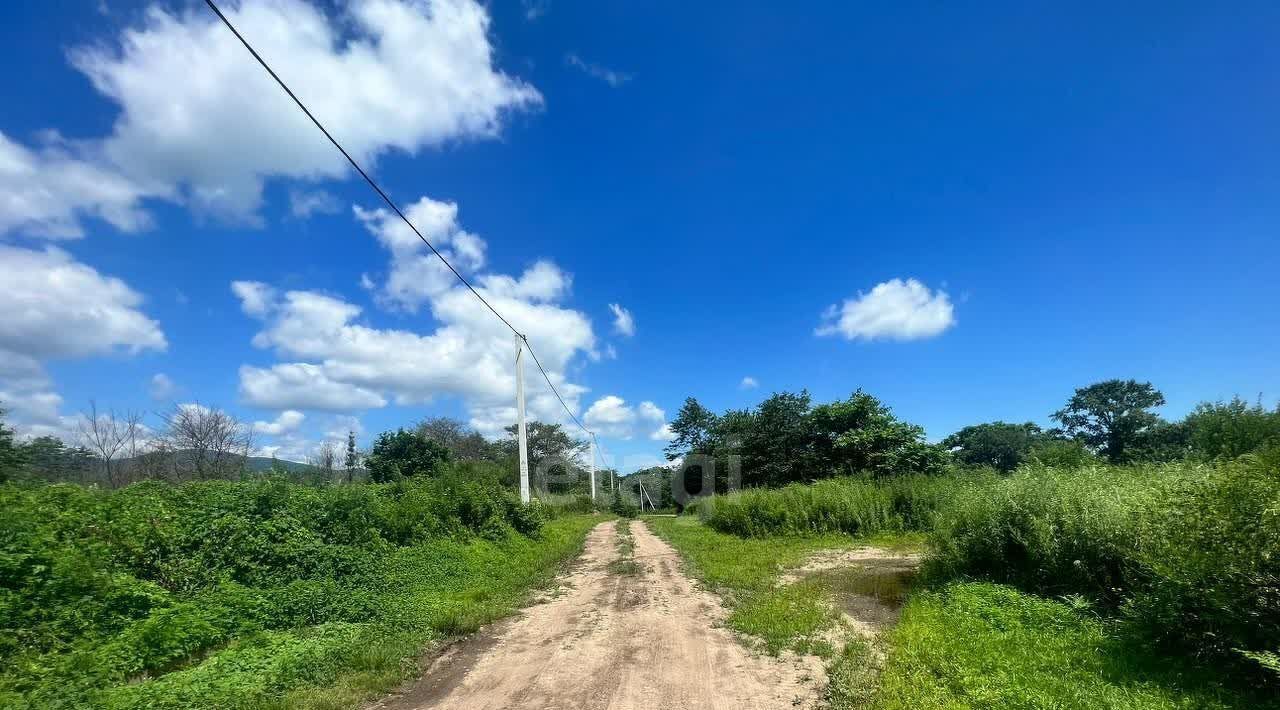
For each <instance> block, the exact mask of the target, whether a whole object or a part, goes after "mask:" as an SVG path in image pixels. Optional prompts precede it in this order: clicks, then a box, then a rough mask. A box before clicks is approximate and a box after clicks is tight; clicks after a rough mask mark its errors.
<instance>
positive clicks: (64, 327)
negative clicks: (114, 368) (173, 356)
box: [0, 244, 168, 365]
mask: <svg viewBox="0 0 1280 710" xmlns="http://www.w3.org/2000/svg"><path fill="white" fill-rule="evenodd" d="M0 283H3V284H4V288H0V310H3V311H4V312H5V313H6V314H7V316H6V317H5V318H0V362H10V363H18V364H19V365H21V364H22V363H24V362H26V363H28V364H29V362H30V360H32V359H36V360H45V359H54V358H74V357H84V356H87V355H97V354H103V353H110V352H114V351H123V352H128V353H137V352H140V351H142V350H164V349H165V348H166V347H167V346H168V343H167V342H166V341H165V336H164V333H163V332H162V331H161V330H160V324H159V323H157V322H156V321H154V320H152V319H151V318H148V317H147V316H146V315H145V314H144V313H143V312H142V311H141V310H140V309H139V306H140V305H141V304H142V296H141V295H139V294H138V293H137V292H136V291H134V290H133V289H131V288H129V287H128V286H127V285H126V284H125V283H124V282H123V281H121V280H120V279H118V278H114V277H111V276H104V275H102V274H100V273H98V272H97V271H96V270H94V269H93V268H91V267H89V266H87V265H85V264H82V263H80V262H78V261H76V260H75V259H73V258H71V255H70V254H67V253H66V252H65V251H62V250H61V249H57V248H54V247H48V248H45V249H24V248H21V247H15V246H8V245H3V244H0Z"/></svg>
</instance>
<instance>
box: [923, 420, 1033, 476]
mask: <svg viewBox="0 0 1280 710" xmlns="http://www.w3.org/2000/svg"><path fill="white" fill-rule="evenodd" d="M1040 433H1041V432H1040V427H1038V426H1036V425H1035V424H1033V423H1031V422H1027V423H1025V424H1009V423H1007V422H990V423H988V424H974V425H972V426H967V427H965V428H963V429H961V430H960V431H958V432H956V433H954V434H952V435H951V436H948V437H947V438H945V439H943V440H942V446H943V448H945V449H948V450H949V451H951V455H952V456H954V457H955V458H956V460H958V461H960V462H962V463H966V464H969V465H971V466H990V467H991V468H994V469H996V470H999V471H1004V472H1005V473H1008V472H1009V471H1012V470H1013V469H1015V468H1017V467H1018V466H1019V465H1020V464H1021V463H1022V462H1023V461H1025V460H1026V459H1027V455H1028V454H1029V453H1030V451H1031V445H1032V444H1034V443H1035V442H1036V441H1037V440H1038V439H1039V437H1040Z"/></svg>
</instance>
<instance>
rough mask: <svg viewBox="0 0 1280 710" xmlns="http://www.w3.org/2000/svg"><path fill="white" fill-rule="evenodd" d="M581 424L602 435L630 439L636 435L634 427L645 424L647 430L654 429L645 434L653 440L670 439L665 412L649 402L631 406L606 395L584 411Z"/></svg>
mask: <svg viewBox="0 0 1280 710" xmlns="http://www.w3.org/2000/svg"><path fill="white" fill-rule="evenodd" d="M582 421H583V423H584V424H586V425H587V428H589V429H592V430H593V431H595V432H596V433H597V434H599V435H601V436H610V437H616V438H619V439H630V438H632V437H633V436H635V433H636V431H635V430H636V428H637V427H639V426H641V425H644V426H645V427H646V428H648V427H655V428H654V429H653V430H652V431H651V432H650V433H649V434H648V435H647V436H648V437H649V438H650V439H652V440H655V441H666V440H668V439H670V438H671V429H670V427H668V426H667V413H666V412H664V411H663V410H662V408H661V407H659V406H658V405H656V404H654V403H653V402H650V401H648V400H646V401H644V402H641V403H640V404H638V405H636V406H635V407H632V406H631V405H629V404H627V402H626V400H624V399H622V398H621V397H618V396H617V395H612V394H611V395H606V396H604V397H601V398H600V399H598V400H596V401H595V402H594V403H592V405H591V406H590V407H588V408H587V412H586V414H585V415H583V418H582Z"/></svg>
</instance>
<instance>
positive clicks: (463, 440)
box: [414, 417, 503, 461]
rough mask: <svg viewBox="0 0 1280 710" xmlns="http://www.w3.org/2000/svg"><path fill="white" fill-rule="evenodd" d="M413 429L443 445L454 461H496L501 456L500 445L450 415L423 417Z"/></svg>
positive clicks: (423, 436)
mask: <svg viewBox="0 0 1280 710" xmlns="http://www.w3.org/2000/svg"><path fill="white" fill-rule="evenodd" d="M414 431H416V432H417V433H418V435H419V436H421V437H422V438H424V439H431V440H432V441H434V442H436V443H438V444H441V445H442V446H444V447H445V448H446V449H448V450H449V455H450V456H451V457H452V458H453V460H454V461H497V460H500V459H501V458H502V454H503V452H502V451H501V447H499V446H497V445H495V444H492V443H490V442H489V441H487V440H486V439H485V438H484V437H483V436H481V435H480V432H478V431H475V430H474V429H472V428H471V427H469V426H467V425H466V424H465V423H463V422H461V421H458V420H457V419H454V418H452V417H429V418H427V419H423V420H422V421H420V422H418V423H417V425H415V426H414Z"/></svg>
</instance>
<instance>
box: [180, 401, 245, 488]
mask: <svg viewBox="0 0 1280 710" xmlns="http://www.w3.org/2000/svg"><path fill="white" fill-rule="evenodd" d="M161 419H163V420H164V424H165V429H164V431H163V432H162V434H161V441H162V442H163V445H164V447H165V448H167V449H168V450H169V451H170V452H172V461H173V466H174V478H175V479H176V480H182V479H183V478H184V477H189V478H196V479H200V480H207V479H214V478H228V479H229V478H236V477H238V476H239V475H240V474H242V473H243V472H244V468H245V460H246V459H247V458H248V456H249V453H250V452H251V451H252V450H253V427H251V426H249V425H248V424H245V423H244V422H241V421H240V420H239V419H236V418H235V417H233V416H232V415H230V414H228V413H227V412H224V411H222V410H220V409H212V408H210V407H204V406H201V405H200V404H180V405H176V406H174V408H173V409H171V410H170V411H169V412H168V413H166V414H162V415H161Z"/></svg>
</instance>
